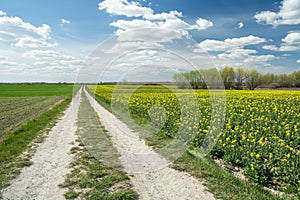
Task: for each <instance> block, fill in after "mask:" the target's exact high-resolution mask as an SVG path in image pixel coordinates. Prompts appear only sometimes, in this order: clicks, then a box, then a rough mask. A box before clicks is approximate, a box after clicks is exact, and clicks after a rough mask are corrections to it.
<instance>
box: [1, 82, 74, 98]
mask: <svg viewBox="0 0 300 200" xmlns="http://www.w3.org/2000/svg"><path fill="white" fill-rule="evenodd" d="M72 92H73V85H44V84H41V85H39V84H36V85H30V84H28V85H25V84H16V85H13V84H12V85H10V84H8V85H6V84H3V85H1V84H0V97H21V96H66V95H71V94H72Z"/></svg>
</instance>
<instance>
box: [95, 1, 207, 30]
mask: <svg viewBox="0 0 300 200" xmlns="http://www.w3.org/2000/svg"><path fill="white" fill-rule="evenodd" d="M98 6H99V7H98V8H99V10H105V11H106V12H107V13H109V14H111V15H122V16H126V17H136V18H138V17H139V18H142V19H132V20H117V21H115V22H113V23H111V26H114V27H117V28H119V30H118V31H117V33H120V32H122V31H127V30H133V29H138V28H163V29H170V30H174V31H178V32H180V33H181V34H182V35H185V36H188V35H189V34H188V31H189V30H205V29H208V28H210V27H212V26H213V22H211V21H209V20H207V19H203V18H199V19H197V20H196V22H195V23H194V24H189V23H187V22H185V21H184V20H182V17H183V14H182V13H181V12H178V11H176V10H173V11H170V12H162V13H154V10H153V9H151V8H149V7H144V6H142V5H141V4H140V3H138V2H136V1H128V0H104V1H102V2H100V3H99V5H98Z"/></svg>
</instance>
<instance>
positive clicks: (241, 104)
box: [89, 86, 300, 192]
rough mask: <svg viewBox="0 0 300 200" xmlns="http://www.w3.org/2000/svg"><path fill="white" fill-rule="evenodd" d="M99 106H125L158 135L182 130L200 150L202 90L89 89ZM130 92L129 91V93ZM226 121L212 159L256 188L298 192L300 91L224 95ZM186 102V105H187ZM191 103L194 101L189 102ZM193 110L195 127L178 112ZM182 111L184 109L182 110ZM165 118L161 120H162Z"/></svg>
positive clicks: (205, 95) (207, 102)
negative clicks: (154, 109)
mask: <svg viewBox="0 0 300 200" xmlns="http://www.w3.org/2000/svg"><path fill="white" fill-rule="evenodd" d="M89 89H90V90H91V91H94V90H95V94H96V98H97V100H99V101H102V102H105V103H108V104H110V103H111V102H113V103H114V104H115V105H118V106H120V107H128V108H129V111H130V114H131V115H132V116H134V117H138V118H141V119H144V120H145V121H152V122H153V121H154V122H155V121H157V122H160V121H163V122H164V124H163V126H162V127H160V134H161V135H162V136H168V137H175V136H176V133H177V132H178V128H179V127H180V125H185V124H186V125H188V126H189V127H188V128H189V129H190V130H192V132H193V134H195V135H194V137H193V138H194V140H193V143H192V144H193V145H194V146H195V147H199V146H201V145H202V142H203V139H204V137H205V135H206V134H207V133H208V132H209V130H210V131H214V130H216V127H210V126H211V121H212V120H218V116H214V119H212V118H211V117H212V116H211V111H212V108H211V99H210V94H209V91H207V90H196V91H195V90H183V89H176V88H175V87H174V88H172V90H170V89H168V88H166V87H163V86H143V87H141V88H139V89H137V90H135V91H134V92H133V93H132V91H130V86H128V87H124V88H121V89H120V88H119V89H118V91H117V92H115V87H114V86H98V87H96V86H89ZM131 89H132V88H131ZM112 94H114V95H112ZM189 95H196V97H197V99H198V102H197V105H189V104H188V103H187V104H185V105H182V104H180V101H179V100H178V98H181V97H182V98H186V99H189ZM226 98H227V100H226V101H227V103H226V104H227V111H226V121H225V124H224V126H223V128H222V130H221V132H220V133H219V138H217V144H216V146H215V147H214V149H213V150H212V151H211V153H210V155H211V156H212V157H213V158H219V159H222V160H223V161H224V162H227V163H230V164H231V165H234V166H237V167H241V168H243V169H244V174H245V175H246V176H247V177H248V178H250V179H252V180H253V181H255V182H257V183H261V184H270V183H273V184H276V185H278V186H284V187H285V188H289V189H290V190H292V191H296V192H300V189H299V188H300V172H299V169H300V132H299V127H300V92H297V91H226ZM187 102H188V101H187ZM191 103H192V104H195V102H193V101H191ZM153 105H159V106H161V107H163V108H164V110H165V115H161V113H160V112H157V113H156V112H152V113H151V112H150V110H151V108H152V107H153ZM184 106H187V107H189V108H191V109H193V108H195V106H197V108H199V111H200V112H199V113H200V117H199V118H198V119H199V120H198V121H197V122H193V123H194V125H193V126H191V124H193V123H188V121H189V120H191V121H192V120H194V119H195V118H194V117H193V116H190V117H184V118H183V117H182V116H183V115H185V116H188V115H189V113H188V111H187V113H181V111H182V110H184V109H182V107H184ZM185 110H186V109H185ZM162 117H165V118H166V119H162Z"/></svg>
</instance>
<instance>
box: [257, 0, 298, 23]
mask: <svg viewBox="0 0 300 200" xmlns="http://www.w3.org/2000/svg"><path fill="white" fill-rule="evenodd" d="M254 18H255V19H256V22H258V23H265V24H270V25H273V26H278V25H284V24H285V25H297V24H300V0H283V1H282V2H281V6H280V7H279V12H273V11H262V12H259V13H257V14H256V15H255V16H254Z"/></svg>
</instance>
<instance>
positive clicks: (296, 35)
mask: <svg viewBox="0 0 300 200" xmlns="http://www.w3.org/2000/svg"><path fill="white" fill-rule="evenodd" d="M282 41H283V42H285V43H286V44H289V45H297V44H300V32H290V33H289V34H288V35H287V36H286V37H285V38H283V39H282Z"/></svg>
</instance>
